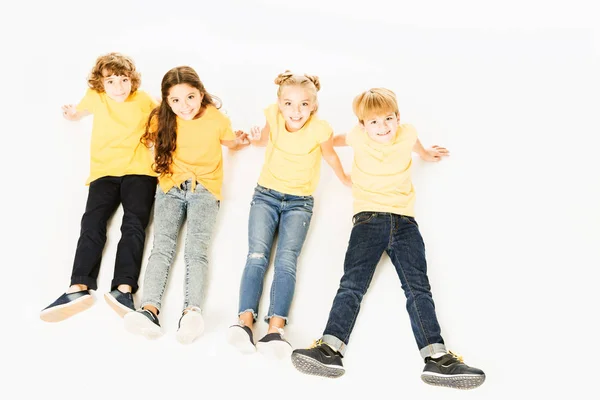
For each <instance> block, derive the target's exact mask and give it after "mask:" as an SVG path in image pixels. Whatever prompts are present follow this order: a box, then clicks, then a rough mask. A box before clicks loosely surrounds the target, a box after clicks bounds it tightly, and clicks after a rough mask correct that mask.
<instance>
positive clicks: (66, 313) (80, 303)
mask: <svg viewBox="0 0 600 400" xmlns="http://www.w3.org/2000/svg"><path fill="white" fill-rule="evenodd" d="M92 304H94V298H93V297H92V295H91V294H90V291H89V290H81V291H79V292H75V293H64V294H63V295H62V296H60V297H59V298H58V299H56V301H55V302H54V303H52V304H50V305H49V306H48V307H46V308H44V309H43V310H42V312H41V313H40V318H41V319H42V321H46V322H59V321H62V320H65V319H67V318H69V317H72V316H73V315H75V314H77V313H80V312H82V311H85V310H87V309H88V308H90V307H91V306H92Z"/></svg>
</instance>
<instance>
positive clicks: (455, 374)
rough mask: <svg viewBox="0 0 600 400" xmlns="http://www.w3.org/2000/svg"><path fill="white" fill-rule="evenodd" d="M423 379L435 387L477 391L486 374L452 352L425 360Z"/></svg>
mask: <svg viewBox="0 0 600 400" xmlns="http://www.w3.org/2000/svg"><path fill="white" fill-rule="evenodd" d="M421 379H422V380H423V382H425V383H428V384H430V385H435V386H446V387H450V388H455V389H475V388H476V387H479V386H481V384H482V383H483V382H484V381H485V374H484V373H483V371H482V370H480V369H478V368H473V367H469V366H468V365H467V364H465V363H464V362H463V359H462V357H461V356H458V355H456V354H454V353H453V352H451V351H450V352H448V353H447V354H444V355H443V356H441V357H438V358H431V357H427V358H425V368H424V369H423V373H422V374H421Z"/></svg>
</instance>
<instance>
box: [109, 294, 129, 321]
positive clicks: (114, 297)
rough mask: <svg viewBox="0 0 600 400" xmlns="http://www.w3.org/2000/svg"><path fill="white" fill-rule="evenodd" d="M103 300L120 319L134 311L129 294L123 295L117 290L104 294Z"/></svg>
mask: <svg viewBox="0 0 600 400" xmlns="http://www.w3.org/2000/svg"><path fill="white" fill-rule="evenodd" d="M104 300H106V302H107V303H108V305H109V306H110V307H111V308H112V309H113V310H115V312H116V313H117V314H119V316H120V317H121V318H123V317H124V316H125V314H127V313H128V312H131V311H135V307H134V306H133V295H132V294H131V293H123V292H121V291H120V290H119V289H115V290H112V291H110V292H109V293H105V294H104Z"/></svg>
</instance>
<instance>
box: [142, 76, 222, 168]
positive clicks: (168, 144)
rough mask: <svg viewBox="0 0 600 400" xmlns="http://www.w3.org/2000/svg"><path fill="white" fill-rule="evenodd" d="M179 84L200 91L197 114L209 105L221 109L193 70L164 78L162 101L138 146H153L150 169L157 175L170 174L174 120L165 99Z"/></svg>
mask: <svg viewBox="0 0 600 400" xmlns="http://www.w3.org/2000/svg"><path fill="white" fill-rule="evenodd" d="M181 84H186V85H190V86H192V87H194V88H196V89H198V90H199V91H200V95H201V96H202V103H201V105H200V111H199V114H201V113H202V112H203V111H204V110H205V109H206V107H208V106H209V105H211V106H214V107H216V108H221V100H220V99H219V98H218V97H216V96H211V95H210V94H209V93H208V92H207V91H206V89H205V88H204V85H203V84H202V81H200V77H199V76H198V74H197V73H196V71H194V69H193V68H191V67H187V66H182V67H176V68H173V69H171V70H169V72H167V73H166V74H165V76H164V77H163V79H162V82H161V96H162V101H161V102H160V105H159V106H158V107H156V108H155V109H154V110H152V112H151V113H150V117H149V118H148V123H147V124H146V131H145V132H144V135H143V136H142V143H144V144H145V145H146V146H148V147H151V146H154V164H153V165H152V168H153V169H154V171H156V172H157V173H159V174H161V175H169V174H171V173H172V171H171V164H172V163H173V153H174V152H175V149H176V148H177V116H176V115H175V113H174V112H173V110H172V109H171V106H170V105H169V103H168V101H167V98H168V97H169V92H170V90H171V88H172V87H173V86H175V85H181Z"/></svg>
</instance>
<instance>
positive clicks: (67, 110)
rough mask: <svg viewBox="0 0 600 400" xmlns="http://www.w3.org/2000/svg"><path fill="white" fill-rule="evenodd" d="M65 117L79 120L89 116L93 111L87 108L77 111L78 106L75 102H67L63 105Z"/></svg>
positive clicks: (70, 119)
mask: <svg viewBox="0 0 600 400" xmlns="http://www.w3.org/2000/svg"><path fill="white" fill-rule="evenodd" d="M62 112H63V117H65V119H68V120H69V121H79V120H80V119H81V118H83V117H87V116H88V115H90V114H91V113H90V112H89V111H86V110H82V111H77V108H76V107H75V106H74V105H73V104H66V105H64V106H62Z"/></svg>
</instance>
